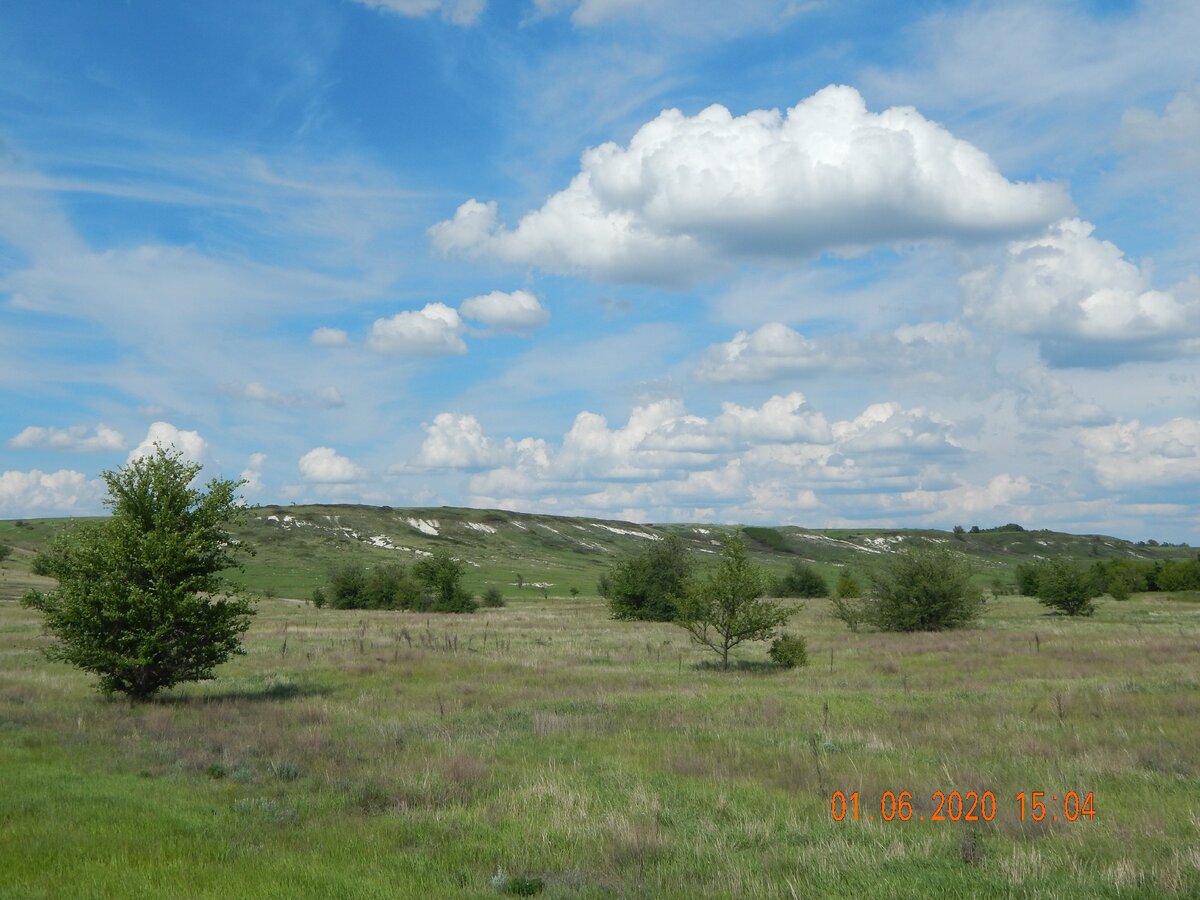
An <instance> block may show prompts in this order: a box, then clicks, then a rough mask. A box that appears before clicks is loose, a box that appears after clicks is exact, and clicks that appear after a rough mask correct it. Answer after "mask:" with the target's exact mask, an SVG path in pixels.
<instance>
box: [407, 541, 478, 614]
mask: <svg viewBox="0 0 1200 900" xmlns="http://www.w3.org/2000/svg"><path fill="white" fill-rule="evenodd" d="M466 568H467V567H466V565H465V564H464V563H462V562H461V561H459V560H457V559H455V558H454V557H453V556H451V555H450V554H449V553H447V552H446V551H445V550H440V551H438V552H437V553H435V554H433V555H432V556H426V557H422V558H421V559H419V560H418V561H417V562H415V563H414V564H413V575H415V576H416V578H417V580H418V581H420V582H421V583H422V584H423V585H424V586H425V588H426V590H428V591H429V592H430V593H431V594H432V598H431V601H430V604H429V610H430V611H431V612H449V613H469V612H475V609H476V604H475V600H474V598H473V597H472V596H471V595H470V593H468V592H467V589H466V588H464V587H463V584H462V577H463V573H464V572H465V571H466Z"/></svg>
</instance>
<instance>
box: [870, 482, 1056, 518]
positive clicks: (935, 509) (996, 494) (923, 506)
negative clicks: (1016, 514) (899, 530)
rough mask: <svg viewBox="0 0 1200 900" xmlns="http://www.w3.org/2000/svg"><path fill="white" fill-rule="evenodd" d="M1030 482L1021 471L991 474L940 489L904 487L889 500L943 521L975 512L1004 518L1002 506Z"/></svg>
mask: <svg viewBox="0 0 1200 900" xmlns="http://www.w3.org/2000/svg"><path fill="white" fill-rule="evenodd" d="M1032 490H1033V485H1032V484H1031V483H1030V481H1029V479H1028V478H1026V477H1025V476H1023V475H1019V476H1013V475H1009V474H1001V475H996V476H995V477H993V478H992V479H991V480H990V481H988V483H987V484H986V485H983V486H979V485H973V484H967V483H960V484H958V485H957V486H955V487H952V488H948V489H946V490H941V491H927V490H916V491H904V492H902V493H900V494H897V495H896V496H895V498H894V499H892V500H891V501H890V503H888V504H886V505H888V506H891V507H893V508H908V509H913V510H920V511H923V512H925V513H926V514H927V515H926V518H927V519H930V520H933V521H939V522H943V523H944V522H946V521H950V520H961V519H966V518H970V517H971V516H973V515H976V514H977V513H989V514H992V515H994V516H995V517H997V518H1003V517H1004V515H1005V513H1004V512H1003V511H1004V510H1011V509H1012V506H1013V504H1014V503H1015V502H1016V501H1018V500H1020V499H1021V498H1023V497H1026V496H1028V495H1029V493H1030V492H1031V491H1032Z"/></svg>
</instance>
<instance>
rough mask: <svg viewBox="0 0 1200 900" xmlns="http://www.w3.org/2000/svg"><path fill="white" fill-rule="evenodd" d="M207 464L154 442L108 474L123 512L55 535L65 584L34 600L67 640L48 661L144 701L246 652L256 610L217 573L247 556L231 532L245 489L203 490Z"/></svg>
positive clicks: (50, 566) (56, 570) (219, 484)
mask: <svg viewBox="0 0 1200 900" xmlns="http://www.w3.org/2000/svg"><path fill="white" fill-rule="evenodd" d="M200 468H201V467H200V466H199V465H198V464H195V463H187V462H184V460H183V457H182V455H181V454H179V453H177V452H174V451H168V450H165V449H164V448H163V447H162V446H160V445H155V450H154V453H153V454H152V455H151V456H146V457H141V458H138V459H135V460H133V461H132V462H130V463H129V464H128V465H126V466H125V467H124V468H122V469H119V470H117V471H115V472H104V473H103V475H102V477H103V479H104V481H105V483H106V484H107V486H108V499H107V500H106V501H105V502H106V503H107V504H108V506H110V507H111V509H112V515H111V516H110V517H109V518H108V519H105V520H102V521H100V522H94V523H86V524H83V525H78V526H76V527H75V528H72V529H70V530H69V531H66V532H63V533H62V534H61V535H59V536H58V537H56V538H55V540H54V542H53V543H52V544H51V547H50V549H49V551H48V552H47V553H46V554H43V557H42V558H44V560H45V563H44V565H45V571H46V572H47V573H48V574H49V575H52V576H53V577H54V578H57V579H58V586H57V587H56V588H55V589H53V590H51V591H49V592H48V593H45V594H43V593H40V592H38V591H30V592H29V593H27V594H26V595H25V597H24V598H23V602H24V603H25V604H26V605H27V606H30V607H32V608H34V609H37V610H40V611H41V612H42V613H43V615H44V616H45V619H46V628H47V630H48V631H49V632H50V633H51V634H53V635H54V636H55V637H56V638H57V642H56V643H55V644H54V645H53V646H51V647H50V648H49V649H48V650H47V651H46V655H47V656H49V657H50V658H51V659H58V660H62V661H64V662H68V663H71V664H72V665H75V666H78V667H79V668H81V669H84V670H86V671H88V672H92V673H94V674H96V675H97V676H99V680H100V685H99V686H100V689H101V690H102V691H104V692H105V693H122V694H125V695H127V696H128V697H130V698H131V699H134V700H144V699H146V698H148V697H150V696H152V695H154V694H155V693H157V692H158V691H160V690H164V689H166V688H170V687H172V686H174V685H176V684H180V683H182V682H187V681H201V680H205V679H208V678H212V677H213V670H214V669H215V668H216V666H218V665H219V664H220V663H222V662H224V661H225V660H226V659H228V658H229V657H230V656H231V655H233V654H237V653H243V652H245V651H243V650H242V647H241V635H242V634H243V633H244V632H245V631H246V629H248V628H249V627H250V616H251V615H252V614H253V612H254V610H253V607H252V606H251V604H250V602H249V601H248V600H246V599H244V598H242V597H239V596H238V595H237V592H236V589H235V588H234V587H233V586H232V585H230V584H229V583H228V582H227V581H225V580H224V579H223V578H221V577H219V574H218V573H220V572H221V571H222V570H224V569H227V568H229V567H231V566H234V565H236V561H235V559H234V558H233V556H232V555H231V554H232V553H234V552H236V551H237V550H239V549H240V548H239V546H238V545H235V544H232V543H231V542H230V541H229V540H228V537H229V536H228V534H227V532H226V530H225V527H226V524H227V523H228V522H229V521H230V520H232V519H234V518H236V517H237V516H238V515H239V514H240V512H241V510H240V509H239V507H238V500H237V496H236V492H237V488H238V485H239V483H238V482H234V481H222V480H217V479H214V480H212V481H210V482H209V483H208V485H207V490H205V491H199V490H196V489H194V488H192V487H190V486H189V485H190V484H191V482H192V480H193V479H194V478H195V476H196V475H197V474H198V473H199V472H200Z"/></svg>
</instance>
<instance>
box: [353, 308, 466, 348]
mask: <svg viewBox="0 0 1200 900" xmlns="http://www.w3.org/2000/svg"><path fill="white" fill-rule="evenodd" d="M462 330H463V324H462V319H461V318H459V315H458V313H457V312H456V311H455V310H453V309H451V308H450V307H449V306H447V305H446V304H444V303H427V304H426V305H425V306H424V307H423V308H422V309H419V310H406V311H404V312H400V313H396V315H394V316H392V317H391V318H390V319H376V320H375V322H374V324H372V325H371V333H370V334H369V335H368V336H367V346H368V347H370V348H371V349H372V350H375V351H377V352H379V353H399V354H404V355H408V356H446V355H449V354H454V353H466V352H467V345H466V343H465V342H464V341H463V339H462Z"/></svg>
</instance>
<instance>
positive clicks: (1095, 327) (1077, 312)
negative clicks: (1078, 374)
mask: <svg viewBox="0 0 1200 900" xmlns="http://www.w3.org/2000/svg"><path fill="white" fill-rule="evenodd" d="M1093 230H1094V226H1093V225H1091V223H1089V222H1083V221H1080V220H1079V219H1064V220H1063V221H1061V222H1058V223H1056V224H1055V225H1053V226H1051V227H1050V228H1049V229H1048V230H1047V232H1046V234H1045V235H1043V236H1042V237H1039V238H1035V239H1033V240H1028V241H1013V242H1011V243H1010V244H1009V245H1008V248H1007V252H1006V255H1005V259H1004V261H1003V264H1002V265H999V266H990V267H985V268H982V269H977V270H975V271H973V272H971V273H969V274H968V275H966V276H964V278H963V288H964V292H965V295H966V312H967V315H968V316H970V317H972V318H973V319H975V320H977V321H981V322H984V323H986V324H988V325H991V326H994V327H999V328H1003V329H1005V330H1007V331H1012V332H1015V333H1017V334H1023V335H1028V336H1030V337H1034V338H1037V339H1039V340H1040V341H1041V347H1042V353H1043V356H1045V357H1047V358H1048V359H1049V360H1051V361H1056V362H1066V363H1068V364H1082V365H1086V364H1089V362H1091V363H1096V364H1100V365H1103V364H1106V363H1111V362H1112V361H1113V360H1114V358H1115V359H1118V360H1119V359H1121V358H1123V356H1124V355H1129V354H1131V353H1134V354H1136V353H1137V351H1138V348H1139V346H1140V347H1143V348H1144V347H1145V346H1146V345H1148V344H1156V343H1162V342H1173V341H1175V340H1177V339H1178V338H1180V337H1183V336H1185V335H1186V334H1188V333H1194V332H1195V331H1196V330H1197V328H1198V325H1200V304H1198V303H1192V304H1184V303H1181V302H1180V301H1179V300H1178V299H1177V298H1176V297H1175V296H1174V295H1173V294H1172V293H1170V292H1167V291H1160V290H1155V289H1153V288H1152V287H1151V286H1150V277H1149V274H1148V273H1147V272H1144V271H1143V270H1142V269H1140V268H1139V267H1138V266H1137V265H1135V264H1134V263H1132V262H1130V261H1129V260H1127V259H1126V258H1125V256H1124V254H1123V253H1122V252H1121V250H1120V248H1119V247H1117V246H1116V245H1114V244H1112V243H1110V242H1108V241H1102V240H1098V239H1097V238H1094V237H1092V232H1093ZM1087 344H1093V345H1096V346H1097V349H1093V350H1091V351H1089V350H1088V349H1087V347H1086V346H1083V345H1087Z"/></svg>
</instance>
